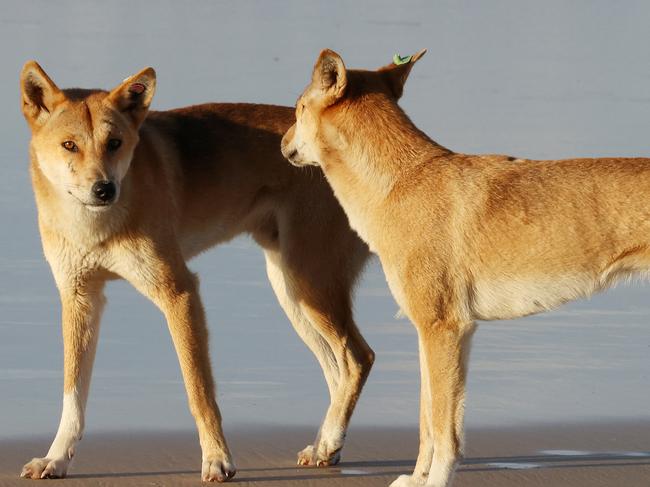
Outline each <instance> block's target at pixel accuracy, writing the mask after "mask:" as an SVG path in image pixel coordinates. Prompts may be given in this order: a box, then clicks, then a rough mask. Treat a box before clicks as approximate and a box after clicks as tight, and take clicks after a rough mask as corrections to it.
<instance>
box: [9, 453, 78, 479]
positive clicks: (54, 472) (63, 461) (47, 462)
mask: <svg viewBox="0 0 650 487" xmlns="http://www.w3.org/2000/svg"><path fill="white" fill-rule="evenodd" d="M69 464H70V459H69V458H56V459H54V460H51V459H49V458H33V459H32V461H31V462H29V463H26V464H25V466H24V467H23V470H22V472H20V476H21V477H22V478H25V479H62V478H63V477H65V475H66V473H68V465H69Z"/></svg>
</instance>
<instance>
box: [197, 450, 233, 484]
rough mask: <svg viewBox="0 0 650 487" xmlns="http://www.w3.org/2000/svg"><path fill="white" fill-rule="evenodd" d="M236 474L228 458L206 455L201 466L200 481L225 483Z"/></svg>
mask: <svg viewBox="0 0 650 487" xmlns="http://www.w3.org/2000/svg"><path fill="white" fill-rule="evenodd" d="M236 473H237V469H236V468H235V464H234V463H233V462H232V460H231V459H230V457H229V456H227V455H226V456H224V455H223V454H219V453H215V454H212V455H207V456H206V457H205V458H204V459H203V465H202V466H201V480H202V481H203V482H226V481H228V480H230V479H231V478H233V477H234V476H235V474H236Z"/></svg>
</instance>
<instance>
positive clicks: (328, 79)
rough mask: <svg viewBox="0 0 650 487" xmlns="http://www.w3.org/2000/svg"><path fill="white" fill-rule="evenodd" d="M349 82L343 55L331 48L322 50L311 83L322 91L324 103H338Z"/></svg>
mask: <svg viewBox="0 0 650 487" xmlns="http://www.w3.org/2000/svg"><path fill="white" fill-rule="evenodd" d="M347 83H348V77H347V71H346V69H345V64H343V59H341V56H339V55H338V54H337V53H335V52H334V51H331V50H329V49H324V50H323V51H321V53H320V56H318V60H317V61H316V64H315V65H314V71H313V72H312V75H311V84H312V87H313V88H314V89H315V90H319V91H320V92H321V93H322V96H323V101H324V103H325V104H326V105H332V104H334V103H336V102H337V101H338V100H339V99H340V98H341V97H342V96H343V95H344V94H345V88H346V87H347Z"/></svg>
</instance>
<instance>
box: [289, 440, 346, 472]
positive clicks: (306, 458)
mask: <svg viewBox="0 0 650 487" xmlns="http://www.w3.org/2000/svg"><path fill="white" fill-rule="evenodd" d="M340 461H341V449H338V450H336V451H334V452H331V453H330V452H327V451H324V449H323V450H321V449H319V450H318V451H315V449H314V445H308V446H307V447H306V448H305V449H304V450H302V451H300V452H298V465H301V466H311V467H313V466H316V467H330V466H332V465H337V464H338V463H339V462H340Z"/></svg>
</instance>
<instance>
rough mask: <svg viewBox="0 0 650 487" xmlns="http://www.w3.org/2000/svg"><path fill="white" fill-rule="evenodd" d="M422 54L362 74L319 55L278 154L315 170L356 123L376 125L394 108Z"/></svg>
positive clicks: (336, 58)
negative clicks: (309, 81) (293, 120)
mask: <svg viewBox="0 0 650 487" xmlns="http://www.w3.org/2000/svg"><path fill="white" fill-rule="evenodd" d="M425 52H426V50H425V49H423V50H421V51H420V52H418V53H417V54H415V55H413V56H408V57H406V58H401V57H399V56H397V55H396V56H395V61H394V62H393V63H392V64H389V65H387V66H384V67H382V68H379V69H378V70H377V71H362V70H347V69H346V68H345V65H344V64H343V60H342V59H341V57H340V56H339V55H338V54H337V53H335V52H334V51H331V50H329V49H325V50H323V51H322V52H321V53H320V56H319V57H318V60H317V61H316V64H315V65H314V70H313V72H312V78H311V83H310V84H309V86H307V88H306V89H305V91H304V92H303V94H302V95H300V98H298V102H297V103H296V123H295V124H294V125H293V126H292V127H291V128H290V129H289V130H288V131H287V133H286V134H285V135H284V137H283V139H282V154H284V156H285V157H286V158H287V159H288V160H289V162H291V163H292V164H293V165H295V166H305V165H316V166H318V165H321V164H323V157H322V155H323V153H324V152H327V153H328V155H333V153H336V152H337V150H338V149H341V148H343V147H344V146H345V145H346V143H347V139H348V137H347V134H348V133H350V132H354V127H355V124H356V123H357V122H358V121H360V120H361V118H363V119H365V120H368V121H370V122H373V123H374V122H376V123H377V124H379V125H381V124H382V120H383V119H384V118H385V116H382V112H384V113H385V109H386V108H387V107H390V106H391V105H396V102H397V100H398V99H399V98H400V97H401V96H402V92H403V91H404V83H405V81H406V79H407V78H408V75H409V73H410V71H411V68H412V67H413V65H414V64H415V62H416V61H417V60H418V59H420V58H421V57H422V56H423V55H424V54H425ZM351 108H353V109H351ZM344 117H345V118H344ZM346 125H347V126H348V130H349V131H350V132H348V131H346V130H344V128H345V126H346ZM378 128H379V127H378ZM329 159H330V160H331V159H332V158H329Z"/></svg>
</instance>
